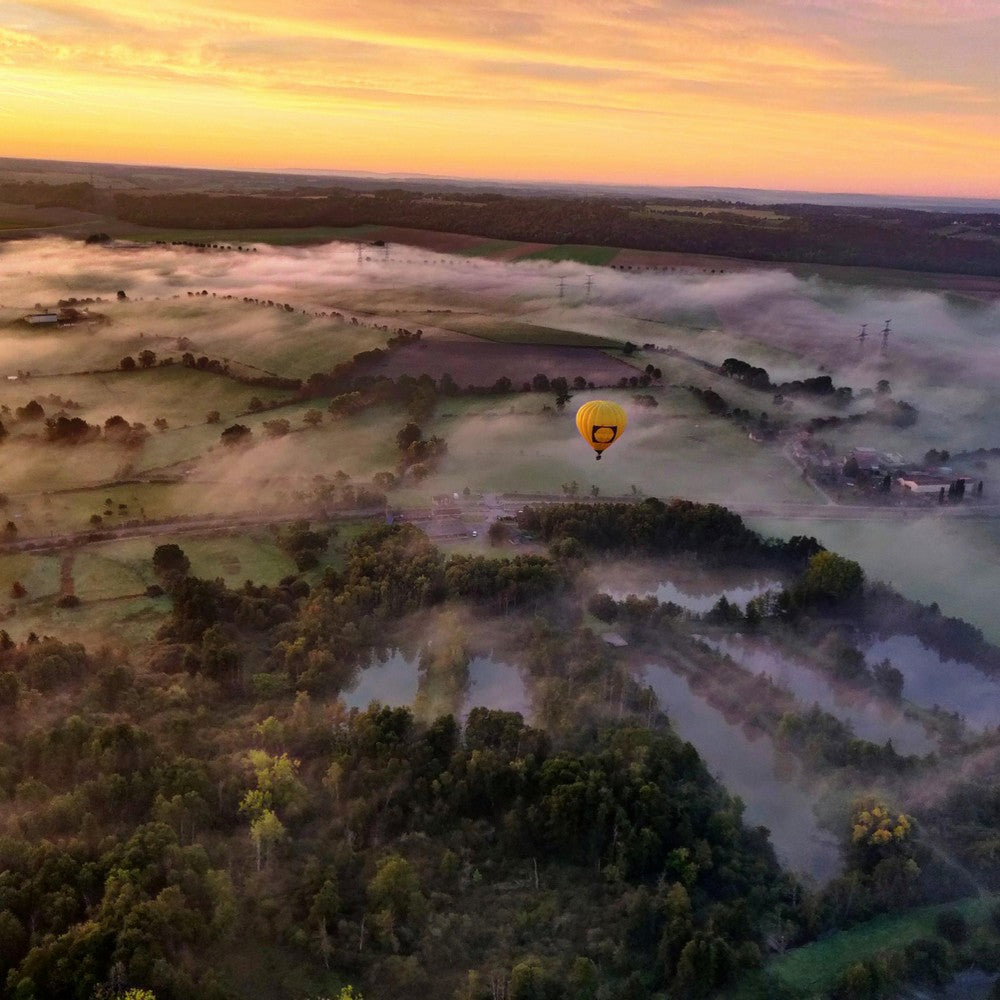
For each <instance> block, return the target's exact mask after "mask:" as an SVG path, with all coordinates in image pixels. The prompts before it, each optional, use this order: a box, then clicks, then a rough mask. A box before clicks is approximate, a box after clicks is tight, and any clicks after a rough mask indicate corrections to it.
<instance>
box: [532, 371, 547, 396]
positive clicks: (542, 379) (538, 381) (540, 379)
mask: <svg viewBox="0 0 1000 1000" xmlns="http://www.w3.org/2000/svg"><path fill="white" fill-rule="evenodd" d="M531 388H532V389H534V390H535V392H548V391H549V377H548V375H543V374H542V373H541V372H539V373H538V374H537V375H536V376H535V377H534V378H533V379H532V380H531Z"/></svg>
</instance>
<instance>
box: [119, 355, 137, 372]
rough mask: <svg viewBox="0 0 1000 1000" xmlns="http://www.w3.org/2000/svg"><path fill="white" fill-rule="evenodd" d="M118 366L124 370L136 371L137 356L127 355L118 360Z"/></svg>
mask: <svg viewBox="0 0 1000 1000" xmlns="http://www.w3.org/2000/svg"><path fill="white" fill-rule="evenodd" d="M118 367H119V368H121V370H122V371H123V372H134V371H135V358H133V357H132V355H131V354H128V355H126V356H125V357H124V358H122V359H121V361H119V362H118Z"/></svg>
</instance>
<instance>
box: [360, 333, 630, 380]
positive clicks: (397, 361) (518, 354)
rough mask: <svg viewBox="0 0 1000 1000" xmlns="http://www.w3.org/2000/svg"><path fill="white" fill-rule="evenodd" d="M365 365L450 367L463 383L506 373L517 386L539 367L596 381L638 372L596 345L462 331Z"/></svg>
mask: <svg viewBox="0 0 1000 1000" xmlns="http://www.w3.org/2000/svg"><path fill="white" fill-rule="evenodd" d="M365 371H366V372H368V373H370V374H378V375H388V376H390V377H392V378H397V377H398V376H400V375H413V376H419V375H423V374H427V375H430V376H432V377H433V378H440V377H441V376H442V375H443V374H444V373H445V372H447V373H448V374H450V375H451V377H452V378H453V379H455V381H456V382H457V383H458V384H459V385H460V386H463V387H464V386H468V385H476V386H480V385H492V384H493V383H494V382H495V381H496V380H497V379H498V378H501V377H502V376H504V375H506V376H507V378H509V379H510V380H511V381H512V382H513V383H514V386H515V388H517V389H520V387H521V385H522V383H524V382H530V381H531V379H532V378H533V377H534V376H535V375H537V374H538V373H539V372H541V373H542V374H544V375H547V376H548V377H549V378H555V377H556V376H559V375H562V376H564V377H565V378H567V379H569V380H570V381H572V380H573V379H574V378H576V376H577V375H580V376H582V377H583V378H585V379H587V381H588V382H593V383H594V385H595V386H611V385H617V384H618V380H619V379H620V378H621V377H622V376H623V375H627V376H631V375H635V374H636V370H635V368H633V367H632V366H631V365H629V364H626V362H624V361H621V360H619V359H618V358H613V357H611V356H609V355H607V354H605V353H604V352H603V351H599V350H596V349H594V348H592V347H551V346H546V345H540V344H503V343H496V342H491V341H483V340H478V339H476V338H475V337H461V336H459V335H452V336H435V337H434V338H433V339H431V338H425V339H424V340H422V341H421V342H420V343H419V344H413V345H408V346H406V347H401V348H398V349H397V350H395V351H392V352H391V353H390V354H389V355H388V356H386V357H385V358H383V359H380V360H379V361H378V362H375V363H374V364H372V365H370V366H367V367H366V368H365Z"/></svg>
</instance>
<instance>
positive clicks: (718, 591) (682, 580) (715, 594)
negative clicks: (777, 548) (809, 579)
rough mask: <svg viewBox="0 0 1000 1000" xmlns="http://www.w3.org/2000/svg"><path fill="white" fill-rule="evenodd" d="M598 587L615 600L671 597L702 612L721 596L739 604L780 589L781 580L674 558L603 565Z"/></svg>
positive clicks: (695, 611) (769, 575) (667, 598)
mask: <svg viewBox="0 0 1000 1000" xmlns="http://www.w3.org/2000/svg"><path fill="white" fill-rule="evenodd" d="M593 584H594V587H595V589H597V590H602V591H604V593H606V594H610V595H611V596H612V597H613V598H614V599H615V600H616V601H621V600H624V599H625V598H626V597H628V595H629V594H636V595H638V596H639V597H655V598H656V599H657V600H658V601H661V602H667V601H672V602H673V603H674V604H677V605H679V606H680V607H682V608H684V609H685V611H690V612H692V613H694V614H704V612H706V611H711V609H712V608H713V607H714V606H715V604H716V603H717V602H718V600H719V598H720V597H725V598H726V600H727V601H731V602H732V603H734V604H738V605H739V606H740V607H741V608H743V607H745V606H746V603H747V601H751V600H753V599H754V598H755V597H760V595H761V594H764V593H766V592H767V591H768V590H780V589H781V588H782V587H783V586H784V584H783V582H782V581H781V580H780V579H778V578H777V577H775V576H773V575H771V574H768V573H760V572H755V571H753V570H745V569H732V568H730V569H725V568H720V569H705V568H704V567H701V566H696V565H690V564H687V563H682V562H675V561H657V562H653V561H639V562H635V563H623V562H615V563H611V564H609V565H607V566H602V567H601V570H600V574H599V576H597V577H596V578H595V579H594V581H593Z"/></svg>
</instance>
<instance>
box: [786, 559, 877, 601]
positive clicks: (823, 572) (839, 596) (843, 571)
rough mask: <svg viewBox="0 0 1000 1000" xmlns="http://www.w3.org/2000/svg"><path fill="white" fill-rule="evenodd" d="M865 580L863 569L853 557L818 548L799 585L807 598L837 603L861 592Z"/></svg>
mask: <svg viewBox="0 0 1000 1000" xmlns="http://www.w3.org/2000/svg"><path fill="white" fill-rule="evenodd" d="M864 582H865V574H864V571H863V570H862V569H861V567H860V566H859V565H858V564H857V563H856V562H854V561H853V560H852V559H845V558H844V557H843V556H838V555H837V554H836V553H834V552H817V553H816V555H814V556H813V557H812V558H811V559H810V560H809V566H808V568H807V569H806V572H805V574H804V576H803V578H802V582H801V584H800V588H801V593H802V595H803V596H804V597H805V598H806V600H809V601H830V602H834V603H839V602H842V601H847V600H851V599H852V598H855V597H858V596H860V594H861V591H862V588H863V587H864Z"/></svg>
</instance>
